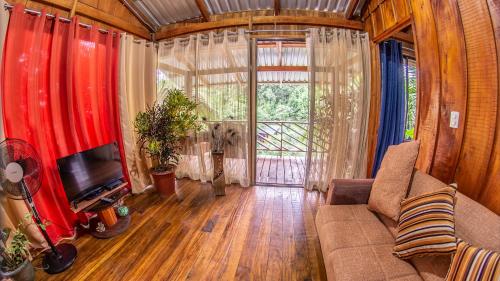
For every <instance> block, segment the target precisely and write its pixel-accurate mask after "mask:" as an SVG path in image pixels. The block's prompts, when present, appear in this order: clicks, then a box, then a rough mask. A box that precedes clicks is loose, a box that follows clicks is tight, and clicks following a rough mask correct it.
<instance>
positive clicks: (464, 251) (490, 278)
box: [446, 239, 500, 281]
mask: <svg viewBox="0 0 500 281" xmlns="http://www.w3.org/2000/svg"><path fill="white" fill-rule="evenodd" d="M466 280H476V281H498V280H500V253H496V252H493V251H489V250H485V249H481V248H477V247H473V246H470V245H469V244H467V243H465V242H464V241H462V240H460V239H458V244H457V252H456V253H455V255H454V257H453V260H452V262H451V266H450V270H449V271H448V274H447V275H446V281H466Z"/></svg>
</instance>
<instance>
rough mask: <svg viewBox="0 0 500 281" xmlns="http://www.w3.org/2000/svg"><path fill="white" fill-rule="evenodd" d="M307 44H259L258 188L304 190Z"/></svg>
mask: <svg viewBox="0 0 500 281" xmlns="http://www.w3.org/2000/svg"><path fill="white" fill-rule="evenodd" d="M307 62H308V52H307V49H306V44H305V42H304V41H271V42H270V41H258V44H257V85H256V109H255V110H256V122H255V123H256V124H255V134H256V143H255V150H256V151H255V155H256V161H255V182H256V183H257V184H262V185H276V186H303V185H304V180H305V172H306V163H307V161H306V157H307V151H308V145H309V142H308V134H309V130H308V128H309V106H310V102H309V81H308V80H309V72H308V67H307V64H308V63H307Z"/></svg>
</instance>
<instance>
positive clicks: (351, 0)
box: [344, 0, 359, 19]
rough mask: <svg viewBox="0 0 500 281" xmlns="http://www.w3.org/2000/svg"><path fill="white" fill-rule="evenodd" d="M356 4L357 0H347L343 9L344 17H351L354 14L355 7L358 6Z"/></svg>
mask: <svg viewBox="0 0 500 281" xmlns="http://www.w3.org/2000/svg"><path fill="white" fill-rule="evenodd" d="M358 4H359V0H349V2H348V3H347V7H346V8H345V11H344V17H345V18H346V19H351V18H352V17H353V16H354V11H356V7H357V6H358Z"/></svg>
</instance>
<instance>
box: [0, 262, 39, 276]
mask: <svg viewBox="0 0 500 281" xmlns="http://www.w3.org/2000/svg"><path fill="white" fill-rule="evenodd" d="M0 277H3V278H7V279H9V278H10V279H12V280H16V281H33V280H35V270H34V269H33V265H32V264H31V262H30V261H29V260H25V261H24V262H23V263H22V264H21V265H20V266H19V267H18V268H17V269H16V270H14V271H8V272H3V271H0Z"/></svg>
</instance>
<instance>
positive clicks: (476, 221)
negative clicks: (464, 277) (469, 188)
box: [409, 171, 500, 251]
mask: <svg viewBox="0 0 500 281" xmlns="http://www.w3.org/2000/svg"><path fill="white" fill-rule="evenodd" d="M446 186H447V185H446V184H445V183H443V182H441V181H439V180H438V179H436V178H434V177H432V176H430V175H427V174H425V173H423V172H420V171H415V173H414V175H413V179H412V183H411V187H410V191H409V197H412V196H417V195H421V194H424V193H427V192H432V191H436V190H439V189H441V188H444V187H446ZM458 190H459V191H460V186H458ZM455 233H456V236H457V237H458V238H462V239H463V240H465V241H468V242H469V243H471V244H472V245H476V246H478V247H483V248H488V249H492V250H495V251H500V216H498V215H496V214H495V213H493V212H492V211H490V210H488V209H487V208H486V207H484V206H483V205H481V204H479V203H478V202H476V201H474V200H472V199H470V198H469V197H467V196H465V195H464V194H462V193H460V192H457V194H456V204H455Z"/></svg>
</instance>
